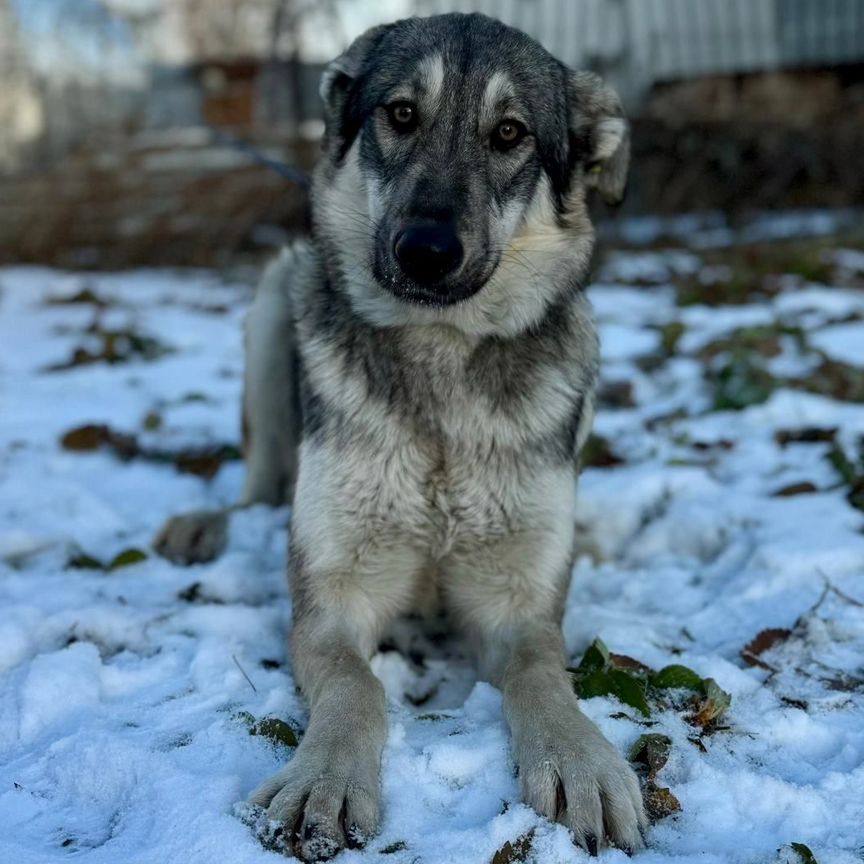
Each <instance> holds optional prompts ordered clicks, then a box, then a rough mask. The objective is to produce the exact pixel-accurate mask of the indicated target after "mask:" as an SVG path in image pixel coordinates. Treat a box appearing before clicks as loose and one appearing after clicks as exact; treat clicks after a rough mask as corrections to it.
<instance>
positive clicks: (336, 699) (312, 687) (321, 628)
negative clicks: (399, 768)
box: [251, 611, 387, 861]
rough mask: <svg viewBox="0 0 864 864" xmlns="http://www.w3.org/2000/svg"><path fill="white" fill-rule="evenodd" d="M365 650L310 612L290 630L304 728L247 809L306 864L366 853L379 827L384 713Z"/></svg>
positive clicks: (361, 642) (326, 617) (328, 617)
mask: <svg viewBox="0 0 864 864" xmlns="http://www.w3.org/2000/svg"><path fill="white" fill-rule="evenodd" d="M352 623H354V622H352ZM368 642H369V639H368V638H366V637H365V636H364V635H363V634H361V635H359V636H358V634H357V633H356V628H355V632H354V633H350V632H349V631H348V630H347V629H346V628H345V627H343V626H342V621H340V620H339V618H338V617H337V616H336V615H334V614H327V613H326V612H320V611H314V612H312V611H310V612H309V613H307V614H304V615H303V616H302V618H301V619H300V620H298V621H296V622H295V627H294V634H293V648H294V651H293V654H294V667H295V674H296V678H297V681H298V683H299V684H300V686H301V687H302V689H303V690H304V692H305V693H306V696H307V698H308V699H309V703H310V709H311V715H310V720H309V726H308V728H307V730H306V734H305V735H304V737H303V740H302V742H301V743H300V746H299V747H298V749H297V752H296V754H295V755H294V758H293V759H292V760H291V762H290V763H289V764H288V765H287V766H286V767H285V768H283V769H282V771H280V772H279V773H278V774H276V775H275V776H274V777H271V778H270V779H269V780H267V781H266V782H265V783H263V784H262V785H261V786H260V787H259V788H258V789H257V790H256V791H255V792H254V793H253V795H252V797H251V802H252V803H253V804H257V805H258V806H261V807H265V808H266V809H267V816H268V818H270V819H273V820H276V821H278V822H281V823H282V824H283V826H284V831H285V832H286V834H293V835H294V838H295V851H296V854H297V855H298V856H299V857H301V858H302V859H303V860H306V861H318V860H324V859H326V858H330V857H331V856H333V855H334V854H335V853H336V852H338V851H339V850H340V849H342V848H344V847H345V846H360V845H363V843H364V841H365V840H366V839H367V838H369V837H370V836H371V835H372V834H374V833H375V831H376V830H377V827H378V817H379V809H380V779H379V774H380V767H381V752H382V750H383V748H384V742H385V739H386V735H387V710H386V701H385V697H384V689H383V687H382V686H381V683H380V682H379V681H378V679H377V678H376V677H375V676H374V675H373V674H372V670H371V669H370V667H369V663H368V661H367V659H366V658H367V656H368V652H367V647H366V646H367V643H368Z"/></svg>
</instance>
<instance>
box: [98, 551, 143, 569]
mask: <svg viewBox="0 0 864 864" xmlns="http://www.w3.org/2000/svg"><path fill="white" fill-rule="evenodd" d="M146 560H147V553H146V552H142V551H141V550H140V549H124V550H123V551H122V552H120V553H118V554H117V555H115V556H114V558H112V559H111V562H110V563H109V564H108V567H107V569H108V570H109V571H110V570H119V569H120V568H121V567H129V566H130V565H132V564H139V563H140V562H141V561H146Z"/></svg>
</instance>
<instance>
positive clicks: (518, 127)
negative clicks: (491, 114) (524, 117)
mask: <svg viewBox="0 0 864 864" xmlns="http://www.w3.org/2000/svg"><path fill="white" fill-rule="evenodd" d="M524 137H525V127H524V126H523V125H522V124H521V123H520V122H519V121H518V120H502V121H501V122H500V123H499V124H498V126H497V127H496V129H495V131H494V132H493V133H492V146H493V147H495V148H496V149H498V150H509V149H510V148H511V147H515V146H516V145H517V144H518V143H519V142H520V141H521V140H522V139H523V138H524Z"/></svg>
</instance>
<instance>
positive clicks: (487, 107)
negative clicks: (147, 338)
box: [157, 14, 645, 860]
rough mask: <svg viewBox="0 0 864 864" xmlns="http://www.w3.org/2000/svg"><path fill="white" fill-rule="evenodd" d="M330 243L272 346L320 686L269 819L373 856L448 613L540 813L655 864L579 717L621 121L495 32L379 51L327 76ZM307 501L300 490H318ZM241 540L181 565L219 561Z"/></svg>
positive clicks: (310, 677) (265, 350)
mask: <svg viewBox="0 0 864 864" xmlns="http://www.w3.org/2000/svg"><path fill="white" fill-rule="evenodd" d="M321 89H322V95H323V99H324V103H325V106H326V119H327V131H326V134H325V141H324V147H325V153H324V157H323V159H322V160H321V163H320V165H319V167H318V168H317V171H316V174H315V179H314V184H313V197H312V202H313V232H312V239H311V241H310V242H309V243H308V244H302V245H299V246H296V247H294V248H293V249H292V250H290V251H287V252H285V253H283V255H282V257H281V258H280V259H279V260H278V261H277V262H276V263H274V264H273V265H272V266H271V267H270V269H269V270H268V271H267V273H266V274H265V276H264V278H263V280H262V284H261V286H260V289H259V291H258V294H257V296H256V299H255V301H254V304H253V307H252V309H251V312H250V314H249V317H248V321H247V331H246V339H247V368H246V376H245V395H244V415H245V424H244V425H245V429H246V446H247V451H246V460H247V466H248V471H247V480H246V488H245V493H244V503H254V502H262V501H263V502H268V503H279V502H282V501H284V500H286V499H287V500H290V499H291V496H292V494H293V503H294V506H293V515H292V524H291V541H290V542H291V548H290V581H291V592H292V597H293V614H294V623H293V634H292V648H293V660H294V673H295V676H296V680H297V682H298V683H299V684H300V686H301V687H302V689H303V690H304V691H305V694H306V696H307V697H308V700H309V703H310V706H311V718H310V720H309V726H308V729H307V731H306V734H305V737H304V738H303V740H302V742H301V744H300V746H299V748H298V750H297V752H296V754H295V756H294V758H293V759H292V760H291V762H290V763H289V764H288V765H287V766H286V767H285V768H284V769H283V770H282V771H281V772H280V773H279V774H277V775H276V776H274V777H272V778H271V779H269V780H267V781H266V782H265V783H264V784H263V785H262V786H261V787H260V788H259V789H258V790H257V791H255V792H254V794H253V795H252V799H251V800H252V802H253V803H255V804H257V805H259V806H261V807H262V808H266V813H267V815H268V816H269V817H270V818H271V819H274V820H278V821H279V822H280V823H282V824H283V825H284V826H285V831H286V833H290V834H291V835H292V836H293V837H294V842H295V844H296V846H295V848H296V851H297V853H298V854H299V855H300V856H301V857H303V858H305V859H307V860H315V859H320V858H326V857H329V856H330V855H332V854H334V853H335V852H336V851H338V850H339V849H341V848H343V847H345V846H352V845H359V844H361V843H362V841H363V839H364V838H368V837H370V836H371V835H373V834H374V832H375V831H376V829H377V826H378V821H379V805H380V791H379V771H380V766H381V753H382V749H383V747H384V743H385V738H386V736H387V707H386V702H385V696H384V691H383V689H382V686H381V683H380V682H379V681H378V680H377V679H376V677H375V676H374V675H373V674H372V671H371V669H370V667H369V658H370V656H371V655H372V654H373V652H374V651H375V649H376V647H377V645H378V642H379V638H380V636H381V634H382V630H383V628H384V627H385V625H387V624H388V622H390V621H391V620H392V619H393V618H394V616H397V615H400V614H403V613H408V612H412V611H421V612H422V611H429V610H433V609H436V608H438V607H439V606H440V607H442V608H444V609H445V610H446V611H447V612H448V614H449V616H450V618H451V619H452V620H453V621H454V622H455V624H456V625H457V626H458V627H460V628H462V629H463V630H464V632H465V633H466V634H467V635H468V638H469V641H470V642H471V644H472V647H473V648H474V649H475V651H476V656H477V662H478V667H479V673H480V675H481V677H482V678H484V679H485V680H487V681H490V682H492V683H493V684H495V685H496V686H498V687H500V688H501V690H502V692H503V698H504V708H505V713H506V717H507V720H508V722H509V725H510V729H511V731H512V737H513V750H514V755H515V759H516V762H517V765H518V768H519V777H520V783H521V789H522V795H523V797H524V799H525V801H526V802H527V803H529V804H530V805H531V806H532V807H534V808H535V809H536V810H537V811H538V813H541V814H542V815H544V816H546V817H548V818H549V819H553V820H557V821H559V822H561V823H563V824H564V825H566V826H567V827H568V828H569V829H570V830H571V832H572V835H573V837H574V838H575V840H576V841H577V842H578V843H580V844H581V845H582V846H584V847H585V848H587V849H588V850H589V851H592V852H593V851H596V849H597V848H598V846H602V845H603V844H604V843H606V842H609V843H612V844H614V845H615V846H618V847H620V848H624V849H628V850H634V849H636V848H638V847H640V846H641V845H642V841H641V837H640V829H641V828H642V827H643V826H644V824H645V816H644V811H643V805H642V799H641V795H640V790H639V784H638V782H637V780H636V777H635V776H634V774H633V772H632V771H631V769H630V767H629V766H628V765H627V763H626V762H625V761H624V759H623V758H622V757H621V756H620V755H619V754H618V752H617V751H616V750H615V749H614V748H613V747H612V746H611V745H610V744H609V742H608V741H606V739H605V738H604V737H603V735H602V734H601V732H600V731H599V729H598V728H597V727H596V726H595V725H594V724H593V723H592V722H591V721H590V720H589V719H588V718H587V717H585V716H584V715H583V714H582V713H581V712H580V710H579V706H578V704H577V700H576V697H575V695H574V693H573V687H572V685H571V682H570V680H569V677H568V675H567V673H566V671H565V648H564V642H563V639H562V635H561V628H560V621H561V616H562V612H563V606H564V600H565V595H566V594H567V590H568V586H569V583H570V576H571V567H572V562H573V556H574V532H575V517H574V508H575V495H576V478H577V473H578V455H579V451H580V448H581V446H582V444H583V443H584V441H585V438H586V436H587V435H588V432H589V429H590V426H591V421H592V416H593V411H594V408H593V389H594V385H595V379H596V375H597V362H598V347H597V338H596V335H595V331H594V327H593V325H592V320H591V314H590V311H589V308H588V304H587V301H586V299H585V296H584V292H583V285H584V281H585V279H586V275H587V271H588V266H589V258H590V255H591V251H592V246H593V242H594V235H593V230H592V227H591V223H590V220H589V216H588V212H587V209H586V195H587V192H588V190H589V188H591V187H595V188H596V189H597V190H598V191H599V194H600V195H601V196H602V197H603V198H604V199H605V200H606V201H609V202H616V201H618V200H620V198H621V196H622V194H623V189H624V185H625V178H626V171H627V163H628V155H629V154H628V150H629V147H628V131H627V124H626V122H625V120H624V119H623V118H622V113H621V107H620V103H619V101H618V98H617V97H616V95H615V94H614V93H613V91H612V90H611V89H610V88H609V87H607V86H606V85H604V84H603V82H602V81H601V80H600V79H599V78H598V77H597V76H595V75H593V74H590V73H586V72H574V71H572V70H570V69H567V68H566V67H565V66H563V65H562V64H561V63H560V62H558V61H557V60H555V59H554V58H553V57H552V56H550V55H549V54H548V53H547V52H546V51H545V50H544V49H543V48H541V47H540V45H538V44H537V43H536V42H534V41H533V40H531V39H529V38H528V37H527V36H525V35H524V34H522V33H520V32H519V31H517V30H514V29H512V28H509V27H506V26H504V25H503V24H501V23H499V22H497V21H494V20H493V19H490V18H487V17H484V16H481V15H457V14H453V15H442V16H437V17H432V18H426V19H419V18H414V19H409V20H404V21H398V22H396V23H394V24H390V25H387V26H383V27H378V28H375V29H373V30H370V31H369V32H367V33H365V34H364V35H363V36H361V37H360V38H359V39H358V40H357V41H356V42H355V43H354V44H353V45H352V46H351V47H350V48H349V49H348V51H347V52H345V54H343V55H342V56H341V57H339V58H338V59H337V60H336V61H335V62H334V63H333V64H331V66H330V67H329V68H328V69H327V71H326V73H325V75H324V79H323V82H322V88H321ZM295 485H296V489H295ZM223 539H224V516H222V515H219V514H216V515H212V514H211V515H209V516H208V515H201V514H197V515H192V516H187V517H179V518H176V519H174V520H171V521H170V522H169V523H168V524H167V526H166V527H165V529H163V531H162V533H161V535H160V537H159V538H158V539H157V547H158V548H159V549H160V550H161V551H162V552H163V553H164V554H166V555H167V556H168V557H171V558H173V559H175V560H185V561H190V560H201V559H205V558H208V557H212V556H213V555H214V554H216V552H217V551H218V549H219V547H220V545H221V543H222V542H223Z"/></svg>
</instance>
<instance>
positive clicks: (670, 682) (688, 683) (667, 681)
mask: <svg viewBox="0 0 864 864" xmlns="http://www.w3.org/2000/svg"><path fill="white" fill-rule="evenodd" d="M648 681H649V683H650V684H651V686H652V687H657V688H659V689H661V690H693V691H694V692H696V693H701V692H703V682H702V678H701V676H700V675H697V674H696V673H695V672H694V671H693V670H692V669H689V668H688V667H687V666H682V665H681V664H680V663H673V664H672V665H671V666H664V667H663V668H662V669H661V670H660V671H659V672H655V673H654V674H653V675H652V676H651V677H650V678H649V679H648Z"/></svg>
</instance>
